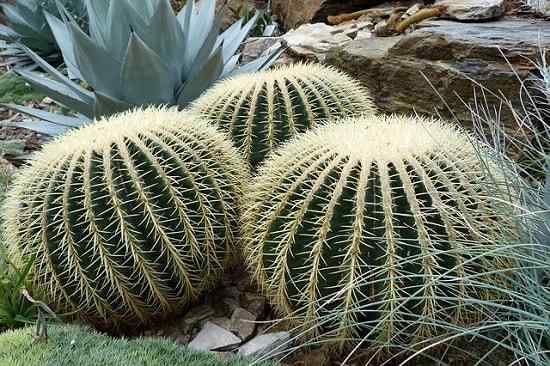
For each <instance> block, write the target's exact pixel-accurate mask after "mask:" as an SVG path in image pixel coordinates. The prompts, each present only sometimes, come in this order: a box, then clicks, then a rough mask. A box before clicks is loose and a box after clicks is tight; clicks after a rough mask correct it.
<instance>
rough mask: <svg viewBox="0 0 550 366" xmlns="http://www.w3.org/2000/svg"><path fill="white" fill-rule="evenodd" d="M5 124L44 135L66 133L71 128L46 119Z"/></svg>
mask: <svg viewBox="0 0 550 366" xmlns="http://www.w3.org/2000/svg"><path fill="white" fill-rule="evenodd" d="M5 126H10V127H19V128H25V129H27V130H31V131H35V132H38V133H41V134H44V135H49V136H59V135H63V134H65V133H67V132H68V131H69V130H71V128H70V127H66V126H61V125H57V124H54V123H51V122H47V121H28V120H26V121H21V122H12V123H9V124H7V125H6V124H5Z"/></svg>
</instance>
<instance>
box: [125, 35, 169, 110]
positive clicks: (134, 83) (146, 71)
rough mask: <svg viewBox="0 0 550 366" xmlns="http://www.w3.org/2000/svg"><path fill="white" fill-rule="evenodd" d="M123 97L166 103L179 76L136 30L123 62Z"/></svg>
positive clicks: (139, 102) (145, 102) (134, 101)
mask: <svg viewBox="0 0 550 366" xmlns="http://www.w3.org/2000/svg"><path fill="white" fill-rule="evenodd" d="M121 74H122V90H123V96H124V100H126V101H128V102H130V103H133V104H137V105H140V104H145V105H146V104H168V103H170V102H171V101H172V98H173V96H174V90H175V89H176V86H177V83H178V80H177V79H174V78H172V77H171V74H170V72H169V71H168V68H167V67H166V65H164V63H163V62H162V60H161V59H160V57H159V56H158V55H157V54H156V53H155V52H153V50H151V49H150V48H149V47H147V45H146V44H145V43H144V42H143V41H142V40H141V39H140V38H139V36H138V35H137V34H135V33H132V35H131V36H130V43H129V45H128V50H127V52H126V56H125V58H124V64H123V65H122V72H121Z"/></svg>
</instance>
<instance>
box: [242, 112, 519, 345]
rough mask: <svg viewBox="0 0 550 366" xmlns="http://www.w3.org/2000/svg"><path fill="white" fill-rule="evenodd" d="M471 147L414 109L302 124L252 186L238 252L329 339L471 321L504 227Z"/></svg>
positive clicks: (380, 336)
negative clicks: (408, 113)
mask: <svg viewBox="0 0 550 366" xmlns="http://www.w3.org/2000/svg"><path fill="white" fill-rule="evenodd" d="M478 153H483V152H478V151H475V149H474V147H473V146H472V144H471V142H470V140H469V137H468V136H467V135H465V134H463V133H462V132H460V131H458V130H456V129H455V128H453V127H450V126H448V125H445V124H443V123H442V122H438V121H431V120H430V121H428V120H422V119H416V118H408V117H399V116H395V117H379V118H378V117H363V118H360V119H355V120H346V121H342V122H339V123H336V124H329V125H327V126H324V127H321V128H319V129H316V130H313V131H310V132H308V133H306V134H304V135H302V136H301V137H299V138H298V139H296V140H295V141H293V142H292V143H290V144H288V145H286V146H285V147H284V148H282V149H281V150H280V151H279V152H278V153H276V154H274V155H273V156H272V157H271V158H270V159H268V160H267V162H266V164H265V165H264V166H263V167H262V168H261V169H260V171H259V172H258V176H257V177H256V178H255V179H254V181H253V183H252V185H251V188H250V192H249V193H248V196H247V207H248V208H247V211H246V215H245V224H246V225H245V226H246V229H245V231H246V242H247V246H246V248H245V249H246V253H247V256H248V261H247V263H248V264H249V266H250V269H251V271H252V272H253V273H254V276H255V278H256V279H257V281H258V282H259V284H260V285H261V286H262V287H263V289H264V290H265V292H266V294H267V295H268V296H269V298H270V299H271V301H272V302H273V304H274V305H275V307H276V309H277V310H278V311H279V312H280V313H281V314H282V315H285V316H288V317H289V319H291V320H292V321H293V322H294V323H295V324H296V325H298V326H301V327H303V328H305V329H306V330H308V331H310V332H313V333H314V334H327V335H330V336H332V337H335V338H336V339H337V340H338V341H339V342H342V343H346V341H349V340H350V339H352V338H354V337H367V338H368V339H370V340H371V341H382V342H387V341H390V343H393V342H395V343H397V342H398V340H401V341H407V340H408V341H410V340H411V339H413V338H414V339H416V337H417V336H423V335H428V334H432V333H434V332H435V329H434V328H436V326H435V324H436V323H437V322H438V321H441V322H444V321H445V322H451V323H454V324H456V323H460V322H465V321H467V320H468V319H470V320H471V319H472V317H477V316H479V315H480V314H479V313H478V312H477V307H476V306H474V305H473V303H474V302H475V301H476V300H477V301H478V302H479V299H486V298H488V297H490V296H492V294H491V291H490V290H489V287H490V286H487V283H488V280H489V278H490V277H491V276H490V275H489V274H488V272H489V271H491V270H498V269H500V268H507V267H505V266H506V265H507V263H508V260H507V259H506V258H505V257H506V256H505V255H504V254H503V255H502V256H500V255H498V248H497V247H496V245H495V244H494V243H495V241H496V242H498V240H497V239H499V238H501V237H502V235H511V234H512V233H513V229H512V223H511V222H509V221H508V219H507V218H506V216H505V215H503V214H502V213H503V212H504V211H503V210H506V209H507V206H505V205H501V204H499V203H497V202H498V200H496V199H495V200H493V199H492V198H497V197H498V194H499V187H498V184H494V183H495V182H497V181H498V170H496V169H494V168H493V167H489V170H491V171H493V174H489V173H488V172H489V170H487V169H486V168H487V167H484V166H483V164H482V163H481V162H480V159H479V155H478ZM493 179H495V182H493ZM500 188H502V187H500ZM501 206H504V207H501ZM491 250H495V252H494V253H492V254H491ZM470 300H474V301H470ZM355 339H357V338H355Z"/></svg>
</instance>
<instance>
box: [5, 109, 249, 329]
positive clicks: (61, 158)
mask: <svg viewBox="0 0 550 366" xmlns="http://www.w3.org/2000/svg"><path fill="white" fill-rule="evenodd" d="M245 171H246V168H245V164H244V162H242V159H241V158H240V156H239V154H238V152H237V150H236V149H235V148H234V147H233V146H232V145H231V142H230V141H228V140H226V139H225V138H224V135H223V134H222V133H220V132H218V131H217V130H216V129H215V128H214V127H212V126H209V125H208V124H206V123H204V122H201V121H198V120H196V119H194V118H192V117H190V116H188V115H187V114H185V113H181V112H177V111H175V110H170V109H169V110H165V109H146V110H141V111H140V110H136V111H133V112H127V113H124V114H121V115H117V116H115V117H112V118H110V119H106V120H102V121H99V122H96V123H94V124H92V125H88V126H86V127H83V128H81V129H79V130H75V131H74V132H71V133H69V134H67V135H65V136H62V137H60V138H58V139H56V140H55V141H53V142H52V143H49V144H48V145H46V146H45V147H44V149H43V150H42V151H41V152H40V153H39V154H38V155H36V156H35V157H34V159H33V160H32V163H31V164H30V166H29V167H27V168H25V169H23V170H22V172H21V173H20V174H19V176H18V177H17V179H16V182H15V187H14V188H13V189H12V191H11V192H10V194H9V198H8V201H7V204H6V207H5V213H4V216H5V220H6V228H7V230H6V231H7V234H8V237H9V240H10V243H12V245H13V246H14V249H15V250H16V252H17V253H19V254H20V255H22V256H31V255H35V256H36V262H35V265H34V268H33V273H34V285H35V290H37V293H44V294H45V295H46V297H47V301H48V302H50V303H53V304H54V305H55V306H56V308H57V310H58V311H60V312H63V311H75V312H77V313H79V314H80V315H81V316H82V317H84V318H86V319H88V320H89V321H91V322H93V323H96V324H98V325H102V326H117V325H119V324H120V325H124V324H128V323H134V322H138V323H139V322H143V323H147V322H149V321H151V320H152V319H156V318H161V317H164V316H166V315H169V314H171V313H173V312H174V311H177V310H181V308H182V307H183V306H185V305H187V304H188V303H189V302H190V301H192V300H194V299H196V298H197V297H198V296H199V295H200V294H201V293H203V291H205V289H207V288H208V286H209V285H210V284H211V283H212V282H213V281H214V280H215V279H216V277H218V276H219V275H220V274H221V272H222V271H223V269H224V266H225V265H226V264H227V262H228V260H229V259H230V256H231V255H232V253H234V250H233V245H234V241H235V238H236V236H237V233H236V230H237V229H238V226H237V225H236V220H237V209H238V207H239V199H240V197H241V194H242V192H241V184H242V182H244V181H245V180H246V179H245V174H246V173H245Z"/></svg>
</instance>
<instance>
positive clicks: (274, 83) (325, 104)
mask: <svg viewBox="0 0 550 366" xmlns="http://www.w3.org/2000/svg"><path fill="white" fill-rule="evenodd" d="M191 110H192V111H193V112H194V113H197V114H199V115H201V116H202V117H203V118H205V119H207V120H209V121H211V122H214V123H215V124H217V125H218V126H220V127H221V128H223V129H224V130H226V131H228V132H229V133H230V134H231V136H232V139H233V141H234V143H235V145H236V146H237V147H239V148H240V150H241V152H242V153H243V155H244V157H245V159H246V160H247V161H249V162H250V163H251V165H252V166H253V167H256V166H257V165H258V164H259V163H260V162H262V161H263V160H264V158H265V157H266V156H267V154H269V153H270V152H271V151H273V150H274V149H275V148H276V147H277V146H278V145H279V144H281V143H283V142H286V141H287V140H289V139H290V138H291V137H293V136H295V135H296V134H297V133H300V132H304V131H306V130H308V129H310V128H312V127H315V126H316V125H318V124H319V123H320V122H322V121H330V120H335V119H339V118H342V117H352V116H358V115H360V114H363V113H375V111H376V108H375V106H374V104H373V102H372V100H371V98H370V96H369V92H368V91H367V90H366V89H365V88H364V87H362V86H361V85H360V84H359V82H358V81H355V80H354V79H352V78H350V77H349V76H347V75H345V74H344V73H342V72H340V71H338V70H336V69H335V68H333V67H327V66H321V65H315V64H296V65H292V66H283V67H279V68H276V69H273V70H268V71H263V72H258V73H254V74H247V75H241V76H238V77H235V78H232V79H229V80H227V81H224V82H221V83H219V84H218V85H217V86H215V87H213V88H212V89H210V90H209V91H208V92H206V94H205V95H204V96H202V97H201V98H199V99H198V100H197V101H196V102H195V103H194V105H193V107H192V109H191Z"/></svg>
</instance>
